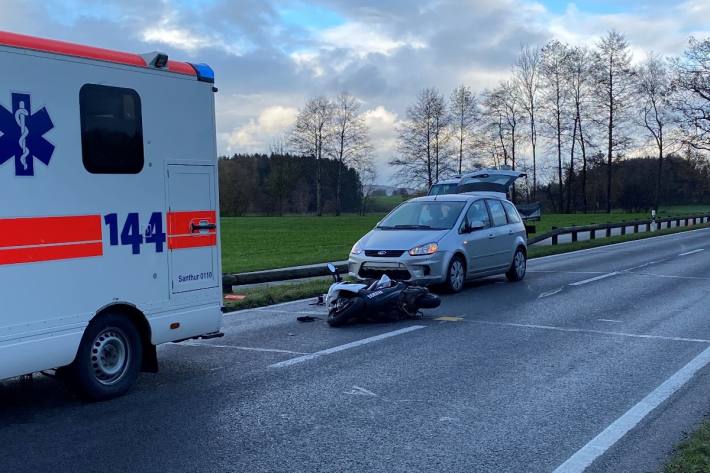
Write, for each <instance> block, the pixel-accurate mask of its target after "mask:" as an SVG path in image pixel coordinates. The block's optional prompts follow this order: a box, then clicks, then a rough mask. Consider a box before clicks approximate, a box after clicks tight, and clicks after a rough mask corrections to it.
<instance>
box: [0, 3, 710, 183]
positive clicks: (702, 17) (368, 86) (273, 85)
mask: <svg viewBox="0 0 710 473" xmlns="http://www.w3.org/2000/svg"><path fill="white" fill-rule="evenodd" d="M99 4H100V5H99ZM709 18H710V1H709V0H688V1H685V2H682V1H681V2H676V1H659V0H651V1H645V2H642V1H636V0H627V1H611V0H602V1H598V0H582V1H578V2H574V3H572V2H566V1H562V0H541V1H537V2H536V1H523V0H429V1H410V0H349V1H346V0H322V1H287V0H284V1H276V0H232V1H220V0H162V1H151V0H114V1H111V0H108V1H102V2H96V1H94V0H0V30H7V31H12V32H17V33H24V34H31V35H36V36H43V37H48V38H55V39H62V40H66V41H74V42H79V43H84V44H90V45H94V46H100V47H106V48H111V49H118V50H125V51H131V52H147V51H152V50H161V51H164V52H167V53H168V54H169V55H170V57H171V58H173V59H181V60H186V61H192V62H206V63H208V64H210V65H211V66H212V67H213V68H214V69H215V71H216V74H217V86H218V87H219V93H218V94H217V97H216V100H217V134H218V145H219V151H220V153H221V154H232V153H235V152H259V151H268V150H269V148H270V145H271V144H272V143H274V142H275V141H277V140H279V139H280V138H281V137H282V136H283V135H284V134H285V133H286V132H287V131H288V130H289V128H290V127H291V126H292V124H293V122H294V119H295V116H296V113H297V111H298V108H299V107H301V106H302V104H303V103H304V100H305V99H306V98H308V97H311V96H314V95H318V94H333V95H335V94H337V93H338V92H340V91H349V92H350V93H352V94H354V95H356V96H357V97H359V98H360V99H361V100H362V101H363V110H365V114H366V118H367V122H368V124H369V125H370V127H371V134H372V137H373V140H374V144H375V146H376V148H377V162H378V170H379V171H380V179H379V180H380V182H383V183H385V182H387V181H388V179H389V175H390V171H389V169H388V168H387V166H386V162H387V160H388V159H389V158H390V157H391V155H392V153H393V152H394V146H395V138H396V136H395V132H394V128H395V125H396V123H397V121H398V120H400V119H401V117H402V116H403V114H404V112H405V110H406V108H407V106H408V105H409V104H410V103H411V102H412V100H413V98H414V97H415V95H416V93H417V92H418V91H419V90H420V89H421V88H422V87H426V86H434V87H437V88H439V89H440V90H441V91H442V92H444V93H445V94H446V95H448V94H449V92H450V90H451V89H452V88H453V87H454V86H456V85H457V84H459V83H464V84H467V85H470V86H471V87H472V88H474V89H475V90H482V89H483V88H485V87H490V86H493V85H495V83H496V82H497V81H498V80H500V79H501V78H504V77H505V76H507V75H508V74H509V73H510V67H511V64H512V63H513V61H514V60H515V56H516V55H517V53H518V51H519V49H520V46H521V44H538V45H542V44H543V43H544V42H545V41H547V40H548V39H550V38H553V37H555V38H558V39H560V40H562V41H566V42H568V43H571V44H593V42H594V41H595V40H596V39H597V38H598V37H599V36H601V35H603V34H604V33H605V32H606V31H607V30H609V29H612V28H615V29H617V30H619V31H621V32H623V33H625V34H626V36H627V38H628V39H629V41H630V42H631V44H632V46H633V52H634V54H635V59H636V60H640V59H642V58H643V57H644V55H645V54H646V53H647V52H648V51H655V52H658V53H661V54H679V53H680V52H681V51H682V50H683V49H684V47H685V45H686V44H687V40H688V37H689V36H690V35H696V36H698V37H705V36H707V35H709V34H710V20H708V19H709Z"/></svg>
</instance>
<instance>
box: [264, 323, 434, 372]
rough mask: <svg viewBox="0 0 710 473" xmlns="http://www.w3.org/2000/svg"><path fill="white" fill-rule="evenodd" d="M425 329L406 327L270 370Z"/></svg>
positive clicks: (283, 363)
mask: <svg viewBox="0 0 710 473" xmlns="http://www.w3.org/2000/svg"><path fill="white" fill-rule="evenodd" d="M423 328H426V326H425V325H412V326H411V327H405V328H402V329H399V330H395V331H393V332H386V333H382V334H380V335H375V336H374V337H369V338H363V339H362V340H357V341H354V342H350V343H346V344H345V345H339V346H337V347H333V348H328V349H326V350H321V351H317V352H315V353H310V354H308V355H304V356H299V357H296V358H291V359H290V360H286V361H281V362H279V363H274V364H273V365H270V366H269V368H286V367H288V366H293V365H297V364H299V363H303V362H305V361H310V360H314V359H316V358H320V357H322V356H326V355H331V354H333V353H338V352H341V351H344V350H349V349H351V348H356V347H359V346H362V345H367V344H368V343H373V342H378V341H380V340H384V339H387V338H391V337H396V336H398V335H404V334H405V333H409V332H413V331H415V330H420V329H423Z"/></svg>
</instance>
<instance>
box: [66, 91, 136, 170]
mask: <svg viewBox="0 0 710 473" xmlns="http://www.w3.org/2000/svg"><path fill="white" fill-rule="evenodd" d="M79 108H80V110H81V147H82V153H83V161H84V167H85V168H86V170H87V171H89V172H90V173H92V174H138V173H139V172H141V170H142V169H143V161H144V157H143V121H142V118H141V99H140V97H139V96H138V93H137V92H136V91H135V90H132V89H124V88H121V87H109V86H105V85H96V84H86V85H84V86H83V87H82V88H81V91H80V92H79Z"/></svg>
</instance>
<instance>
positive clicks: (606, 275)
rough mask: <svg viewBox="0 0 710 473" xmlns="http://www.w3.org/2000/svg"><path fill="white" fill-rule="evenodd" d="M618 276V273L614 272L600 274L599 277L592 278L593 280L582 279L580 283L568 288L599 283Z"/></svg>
mask: <svg viewBox="0 0 710 473" xmlns="http://www.w3.org/2000/svg"><path fill="white" fill-rule="evenodd" d="M617 274H619V271H614V272H613V273H607V274H602V275H600V276H594V277H593V278H589V279H583V280H581V281H577V282H573V283H570V286H582V285H584V284H589V283H590V282H594V281H600V280H602V279H606V278H610V277H612V276H616V275H617Z"/></svg>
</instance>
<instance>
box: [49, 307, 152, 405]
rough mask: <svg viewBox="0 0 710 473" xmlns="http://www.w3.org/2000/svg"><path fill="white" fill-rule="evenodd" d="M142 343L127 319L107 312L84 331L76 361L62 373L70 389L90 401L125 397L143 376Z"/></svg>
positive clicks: (136, 331)
mask: <svg viewBox="0 0 710 473" xmlns="http://www.w3.org/2000/svg"><path fill="white" fill-rule="evenodd" d="M142 359H143V344H142V342H141V337H140V334H139V333H138V330H137V328H136V326H135V325H134V324H133V322H131V320H130V319H128V317H125V316H123V315H120V314H113V313H107V314H104V315H100V316H99V317H97V318H96V319H94V320H92V321H91V323H90V324H89V326H88V327H87V328H86V331H84V336H83V337H82V339H81V344H80V345H79V350H78V351H77V355H76V358H75V359H74V362H73V363H72V364H71V365H69V366H68V367H66V368H65V369H64V370H62V371H63V374H64V376H63V378H64V379H65V382H66V383H67V385H68V387H69V389H70V390H71V391H73V392H75V393H76V394H77V395H79V397H81V398H83V399H85V400H87V401H105V400H108V399H113V398H115V397H118V396H121V395H123V394H125V393H126V392H127V391H128V390H129V389H130V388H131V386H132V385H133V383H134V382H135V380H136V378H137V377H138V374H139V373H140V369H141V364H142Z"/></svg>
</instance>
